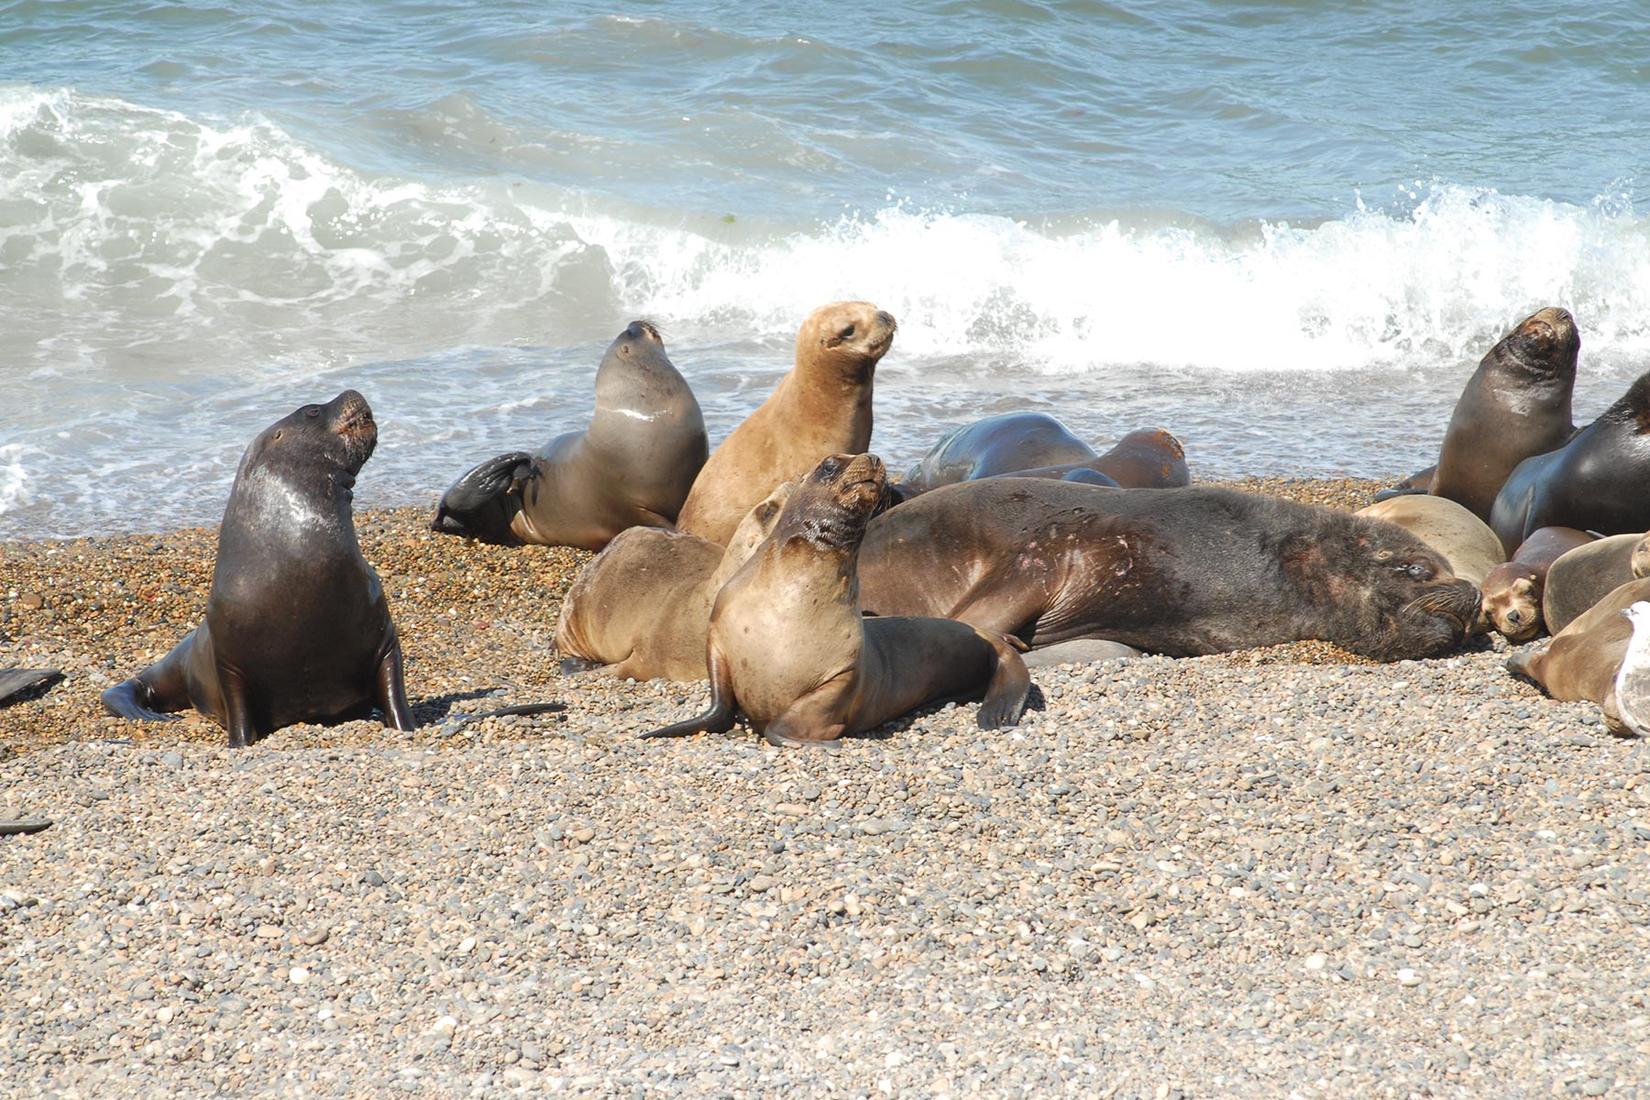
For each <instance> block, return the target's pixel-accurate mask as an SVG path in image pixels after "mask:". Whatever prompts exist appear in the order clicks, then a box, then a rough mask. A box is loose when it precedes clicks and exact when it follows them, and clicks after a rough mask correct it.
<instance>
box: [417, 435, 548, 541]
mask: <svg viewBox="0 0 1650 1100" xmlns="http://www.w3.org/2000/svg"><path fill="white" fill-rule="evenodd" d="M532 474H533V456H532V455H530V454H528V453H527V452H526V451H511V452H510V453H509V454H502V455H499V456H498V457H497V458H489V459H488V460H487V461H486V462H483V463H482V464H481V465H479V466H477V467H475V468H474V469H473V470H470V471H469V472H468V473H466V474H464V475H463V476H462V477H460V478H459V479H458V480H457V481H455V482H453V485H452V488H450V489H448V490H447V491H446V492H445V493H443V494H442V495H441V503H440V504H438V505H436V509H435V516H434V517H432V518H431V520H430V530H432V531H440V532H441V533H442V534H446V535H460V536H463V537H465V538H472V539H480V540H481V541H482V542H492V543H499V544H501V545H504V546H518V545H520V544H521V539H519V538H518V537H517V536H516V534H515V533H514V532H513V531H511V529H510V521H511V520H512V519H514V518H515V515H516V513H517V512H519V511H521V498H520V489H521V483H522V482H523V481H525V480H527V479H528V478H529V477H531V476H532Z"/></svg>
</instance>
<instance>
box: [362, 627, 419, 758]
mask: <svg viewBox="0 0 1650 1100" xmlns="http://www.w3.org/2000/svg"><path fill="white" fill-rule="evenodd" d="M391 629H392V630H393V629H394V628H393V627H392V628H391ZM372 701H373V704H374V705H375V706H377V708H378V710H379V713H381V714H383V716H384V725H385V726H387V727H389V728H390V729H398V730H401V731H402V732H403V733H406V732H409V731H411V730H415V729H417V728H418V723H417V722H415V721H413V716H412V708H411V707H410V706H408V705H407V685H406V681H405V679H404V676H403V673H402V668H401V642H400V640H399V639H397V638H394V637H392V638H391V639H390V644H389V648H388V649H386V650H385V651H384V655H383V656H382V657H380V658H379V659H378V674H377V676H376V677H375V678H374V680H373V691H372Z"/></svg>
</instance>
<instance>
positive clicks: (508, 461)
mask: <svg viewBox="0 0 1650 1100" xmlns="http://www.w3.org/2000/svg"><path fill="white" fill-rule="evenodd" d="M708 449H709V446H708V444H707V442H706V439H705V419H704V417H703V416H702V415H700V412H699V402H698V401H697V400H696V399H695V398H694V396H693V390H692V389H691V388H690V387H689V386H688V384H687V379H685V378H683V377H682V376H681V374H680V373H679V372H678V371H677V370H676V367H675V365H674V364H672V363H671V361H670V359H669V357H668V356H666V355H665V345H664V342H663V341H662V340H661V339H660V337H659V330H658V329H656V328H654V327H653V326H652V325H651V324H649V323H648V322H646V321H632V322H631V323H630V325H629V326H628V327H626V329H625V330H624V331H623V332H621V333H619V335H618V337H617V338H616V339H615V340H614V341H613V343H612V344H610V345H608V348H607V352H606V354H605V355H603V356H602V362H601V366H600V367H598V368H597V370H596V411H595V413H594V414H593V415H592V416H591V418H590V426H589V427H588V428H586V429H585V430H584V431H582V432H566V433H564V434H562V435H558V436H556V438H554V439H552V440H551V441H550V442H549V443H548V444H547V445H546V446H545V448H544V449H543V450H542V451H540V452H539V453H538V454H536V455H531V454H528V453H527V452H526V451H513V452H511V453H510V454H506V455H500V456H499V457H497V458H493V459H489V460H487V461H486V462H483V463H482V464H481V465H479V466H477V467H476V468H475V469H473V470H471V471H470V472H469V473H467V474H465V475H464V476H463V477H461V478H459V479H458V481H456V482H454V484H453V487H452V488H450V489H448V490H447V492H446V494H445V495H444V496H443V497H442V498H441V503H440V504H439V505H438V506H437V507H436V510H435V517H434V518H433V519H432V520H431V522H430V526H431V528H432V529H433V530H436V531H439V532H441V533H443V534H448V535H462V536H464V537H466V538H473V539H477V540H479V541H481V542H492V543H499V544H501V545H504V546H521V545H523V544H532V545H538V546H577V547H579V548H581V549H584V550H600V549H601V548H602V547H604V546H606V545H607V544H608V542H609V541H610V540H611V539H612V538H613V536H614V535H617V534H618V533H619V532H620V531H624V530H628V529H629V528H631V527H669V526H670V525H671V524H673V523H675V522H676V516H677V513H678V512H679V511H680V509H681V507H682V502H683V501H684V500H686V499H687V495H688V489H689V488H691V487H692V485H693V479H694V478H695V477H696V476H697V475H698V473H699V469H700V467H702V466H703V465H704V464H705V455H706V454H707V452H708ZM752 503H753V504H754V503H755V501H754V500H753V501H752Z"/></svg>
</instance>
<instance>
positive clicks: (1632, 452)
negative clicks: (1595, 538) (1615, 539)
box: [1490, 372, 1650, 545]
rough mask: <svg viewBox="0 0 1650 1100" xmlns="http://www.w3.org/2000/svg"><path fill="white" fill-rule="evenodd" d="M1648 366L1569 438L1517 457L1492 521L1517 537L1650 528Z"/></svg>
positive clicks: (1508, 536)
mask: <svg viewBox="0 0 1650 1100" xmlns="http://www.w3.org/2000/svg"><path fill="white" fill-rule="evenodd" d="M1647 484H1650V372H1646V373H1645V374H1643V375H1640V376H1639V378H1638V379H1637V380H1636V381H1635V382H1634V383H1633V384H1632V386H1630V387H1629V388H1628V390H1627V392H1626V394H1624V395H1623V396H1622V398H1621V400H1619V401H1617V402H1616V403H1615V404H1613V405H1611V406H1610V407H1609V408H1608V409H1606V410H1604V412H1603V414H1602V415H1600V416H1599V418H1598V419H1597V420H1595V421H1593V422H1592V423H1591V424H1589V425H1587V426H1586V427H1585V428H1583V429H1581V430H1580V431H1579V432H1577V433H1576V434H1575V435H1574V436H1573V437H1572V438H1571V439H1570V441H1569V442H1567V443H1565V444H1564V445H1563V446H1562V447H1560V448H1558V449H1557V450H1555V451H1551V452H1550V453H1547V454H1540V455H1536V456H1535V457H1533V458H1527V459H1525V460H1524V461H1523V462H1520V463H1519V464H1518V467H1517V468H1516V469H1514V470H1513V472H1512V474H1511V476H1510V477H1508V478H1507V483H1506V485H1505V486H1504V487H1503V488H1502V489H1501V493H1500V495H1499V496H1497V497H1496V499H1495V509H1494V512H1493V513H1492V515H1491V518H1490V526H1491V527H1494V528H1495V533H1496V534H1498V535H1500V536H1501V541H1502V542H1510V543H1512V544H1513V545H1517V544H1518V543H1519V542H1521V541H1522V540H1524V539H1525V538H1528V537H1529V535H1530V532H1532V531H1535V530H1536V529H1537V528H1541V527H1579V528H1581V529H1582V530H1583V531H1597V532H1599V533H1600V534H1604V535H1619V534H1622V533H1623V532H1627V531H1638V532H1641V533H1642V532H1643V531H1645V530H1646V529H1650V492H1646V491H1645V486H1646V485H1647Z"/></svg>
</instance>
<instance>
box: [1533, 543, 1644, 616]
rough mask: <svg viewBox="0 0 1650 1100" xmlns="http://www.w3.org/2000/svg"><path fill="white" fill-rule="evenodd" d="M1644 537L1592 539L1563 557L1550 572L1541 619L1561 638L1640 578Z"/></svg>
mask: <svg viewBox="0 0 1650 1100" xmlns="http://www.w3.org/2000/svg"><path fill="white" fill-rule="evenodd" d="M1643 538H1644V536H1642V535H1611V536H1610V537H1609V538H1604V539H1592V540H1589V541H1588V542H1586V543H1584V544H1583V545H1581V546H1578V547H1576V548H1575V549H1573V550H1568V551H1566V552H1564V553H1563V554H1560V555H1559V556H1558V558H1557V559H1556V560H1555V561H1554V562H1553V564H1552V565H1551V566H1549V567H1548V569H1547V583H1546V585H1545V586H1544V587H1543V589H1542V592H1541V618H1542V621H1543V622H1545V623H1546V624H1547V629H1548V630H1550V631H1551V632H1552V633H1554V634H1557V633H1558V632H1559V631H1561V630H1563V629H1564V628H1565V627H1567V626H1569V625H1570V624H1571V623H1572V622H1574V621H1575V620H1576V619H1577V618H1579V617H1580V616H1581V615H1582V613H1583V612H1585V611H1586V610H1587V609H1588V608H1590V607H1592V606H1593V605H1594V604H1596V603H1598V602H1599V601H1600V600H1602V599H1603V598H1604V597H1605V596H1607V595H1609V594H1610V593H1611V592H1613V591H1615V589H1616V588H1617V587H1618V586H1620V585H1623V584H1626V583H1627V582H1628V581H1630V580H1634V579H1635V578H1637V577H1638V576H1639V574H1638V573H1637V572H1635V571H1634V562H1635V552H1636V551H1637V549H1638V546H1639V543H1640V542H1642V541H1643Z"/></svg>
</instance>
